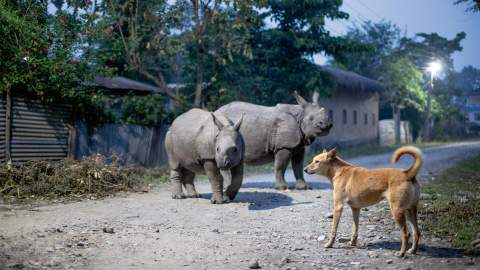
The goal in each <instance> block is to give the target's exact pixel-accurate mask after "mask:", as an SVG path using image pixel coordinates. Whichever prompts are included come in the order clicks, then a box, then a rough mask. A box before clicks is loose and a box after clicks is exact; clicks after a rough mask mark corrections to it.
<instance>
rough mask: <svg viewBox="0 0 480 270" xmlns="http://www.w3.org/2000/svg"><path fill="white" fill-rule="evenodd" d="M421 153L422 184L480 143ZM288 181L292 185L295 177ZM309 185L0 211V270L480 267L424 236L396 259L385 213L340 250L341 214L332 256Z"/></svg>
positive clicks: (372, 213) (326, 197)
mask: <svg viewBox="0 0 480 270" xmlns="http://www.w3.org/2000/svg"><path fill="white" fill-rule="evenodd" d="M424 153H425V159H426V163H425V166H424V169H423V170H422V173H421V177H420V178H423V179H425V178H427V177H428V178H431V175H430V172H433V173H436V172H439V171H441V170H443V169H445V168H447V167H449V166H452V165H454V164H455V163H456V162H458V161H460V160H462V159H464V158H467V157H470V156H472V155H474V154H478V153H480V142H469V143H459V144H452V145H448V146H441V147H434V148H429V149H425V150H424ZM389 159H390V154H385V155H375V156H368V157H361V158H356V159H351V160H349V161H351V162H352V163H354V164H359V165H362V166H366V167H377V166H389ZM408 162H409V161H408V160H403V161H402V162H401V163H400V166H402V167H408V166H409V163H408ZM287 177H288V179H289V180H293V178H292V175H291V173H289V174H287ZM307 180H308V181H309V182H310V183H311V184H312V186H313V189H312V190H309V191H302V192H299V191H292V192H277V191H275V190H273V189H271V187H272V186H273V176H272V174H264V175H257V176H250V177H247V178H246V179H245V183H244V185H243V187H242V189H241V192H240V194H239V196H238V197H237V199H236V200H235V201H234V202H232V203H229V204H224V205H211V204H210V203H209V200H208V197H209V196H210V194H209V186H208V183H207V182H202V181H200V182H198V183H197V186H198V189H199V191H200V192H201V193H203V194H204V197H205V198H202V199H187V200H172V199H170V194H169V191H168V187H167V186H164V187H161V188H160V189H159V190H158V191H153V192H150V193H147V194H126V195H121V196H117V197H115V198H109V199H105V200H100V201H83V202H77V203H70V204H57V205H49V206H42V207H32V208H27V209H18V208H15V207H13V206H9V205H1V206H0V269H10V268H11V269H115V270H119V269H248V267H249V264H250V262H251V261H252V260H258V262H259V264H260V266H261V267H262V269H292V270H293V269H335V268H338V269H362V268H365V269H480V260H479V258H469V257H462V255H461V253H460V252H458V251H456V250H455V249H452V248H449V246H448V243H445V242H444V241H442V240H441V239H432V238H431V237H429V236H428V235H426V236H425V238H424V239H422V245H421V248H420V251H419V254H418V255H416V256H408V257H406V258H404V259H400V258H396V257H394V256H393V254H394V252H395V251H396V250H397V249H398V248H399V243H400V242H399V241H400V240H399V231H398V229H397V228H396V227H395V225H394V224H393V221H392V220H391V219H390V218H389V217H388V211H387V209H388V208H386V205H385V204H380V205H378V206H375V207H371V208H369V209H368V211H362V213H361V217H360V232H359V247H356V248H351V247H349V246H348V243H346V240H347V239H348V238H349V232H350V223H351V213H350V211H348V209H346V211H344V216H343V219H342V221H341V223H340V228H339V236H338V238H337V242H336V244H335V245H334V248H333V249H324V248H323V243H324V242H325V240H323V238H324V237H325V236H327V234H328V231H329V228H330V223H331V219H329V218H328V217H327V215H328V213H330V212H331V208H332V203H331V190H330V188H331V186H330V184H329V183H328V182H327V181H326V180H325V179H322V178H320V177H318V176H309V177H308V178H307ZM291 184H292V185H293V183H291ZM383 216H387V217H388V218H382V217H383ZM104 228H108V229H110V228H113V230H114V233H106V232H104V231H103V229H104Z"/></svg>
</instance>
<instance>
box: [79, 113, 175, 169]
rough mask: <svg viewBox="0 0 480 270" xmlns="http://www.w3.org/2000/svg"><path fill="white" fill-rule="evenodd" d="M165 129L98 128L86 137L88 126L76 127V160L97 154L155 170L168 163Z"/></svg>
mask: <svg viewBox="0 0 480 270" xmlns="http://www.w3.org/2000/svg"><path fill="white" fill-rule="evenodd" d="M167 129H168V128H167V127H166V126H162V127H145V126H137V125H116V124H107V125H101V126H99V127H96V128H94V129H93V133H92V134H88V129H87V125H86V124H85V123H83V122H79V123H77V147H76V151H75V153H76V155H75V158H77V159H80V158H82V157H85V156H90V155H93V154H96V153H100V154H102V155H105V156H107V157H108V156H111V155H115V156H116V157H117V158H119V160H120V162H121V163H123V164H137V165H142V166H158V165H165V164H166V163H167V154H166V151H165V147H164V140H165V135H166V132H167Z"/></svg>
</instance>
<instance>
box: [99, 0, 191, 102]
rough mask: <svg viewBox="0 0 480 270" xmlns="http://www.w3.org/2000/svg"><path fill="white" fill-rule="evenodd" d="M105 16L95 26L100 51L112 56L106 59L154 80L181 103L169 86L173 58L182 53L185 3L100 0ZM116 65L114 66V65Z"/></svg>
mask: <svg viewBox="0 0 480 270" xmlns="http://www.w3.org/2000/svg"><path fill="white" fill-rule="evenodd" d="M102 8H103V11H104V15H103V16H102V18H101V20H100V21H99V22H98V24H97V27H99V28H100V29H103V33H104V35H103V40H102V41H101V42H103V44H102V45H103V46H102V50H100V51H101V52H106V53H107V54H108V55H110V56H111V59H110V60H108V61H107V62H110V64H111V63H112V60H114V59H115V60H116V59H121V60H122V61H124V62H125V65H126V67H127V70H126V71H133V72H136V73H138V74H139V75H141V76H143V77H145V78H146V79H148V80H150V81H152V82H154V83H155V84H156V85H157V86H158V87H159V88H160V90H161V91H162V92H163V93H165V94H166V95H167V96H169V97H170V98H171V99H172V100H173V101H175V102H176V103H178V104H180V103H182V102H184V101H183V100H182V98H181V96H180V93H179V92H178V89H174V88H173V87H171V86H169V84H168V83H169V81H168V79H169V75H170V73H171V70H174V69H175V67H174V66H175V65H176V61H175V60H176V57H177V56H178V55H179V54H182V51H183V49H184V48H183V46H182V44H181V42H180V40H179V34H177V33H176V31H181V30H182V29H183V28H184V26H183V19H182V16H183V14H184V12H185V10H186V4H185V3H184V2H182V1H179V2H178V3H177V4H176V5H170V4H169V3H168V1H156V0H145V1H139V0H125V1H114V0H106V1H104V2H103V3H102ZM114 66H115V65H114Z"/></svg>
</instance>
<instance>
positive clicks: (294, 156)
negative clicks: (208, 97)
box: [216, 93, 332, 190]
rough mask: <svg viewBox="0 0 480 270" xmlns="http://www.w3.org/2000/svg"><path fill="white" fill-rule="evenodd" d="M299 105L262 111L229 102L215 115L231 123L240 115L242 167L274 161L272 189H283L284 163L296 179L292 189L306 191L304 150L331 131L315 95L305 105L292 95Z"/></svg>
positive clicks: (328, 121) (249, 105)
mask: <svg viewBox="0 0 480 270" xmlns="http://www.w3.org/2000/svg"><path fill="white" fill-rule="evenodd" d="M295 97H296V99H297V102H298V104H299V105H288V104H278V105H277V106H275V107H266V106H260V105H255V104H251V103H245V102H232V103H229V104H227V105H225V106H223V107H221V108H219V109H218V110H217V111H216V112H221V113H224V114H225V115H226V116H227V117H228V118H229V119H231V120H233V121H235V120H236V119H239V117H240V115H242V114H244V117H243V122H242V126H241V128H240V133H241V134H242V136H243V139H244V140H245V163H247V164H252V165H261V164H264V163H268V162H271V161H274V164H275V165H274V168H275V178H276V184H275V188H276V189H281V190H284V189H287V188H288V186H287V183H286V181H285V176H284V175H285V170H286V168H287V166H288V162H290V161H291V162H292V169H293V172H294V175H295V178H296V185H295V188H296V189H308V188H309V187H308V185H307V183H306V182H305V180H304V178H303V158H304V154H305V146H306V145H309V144H311V143H313V141H314V140H315V138H316V137H317V136H325V135H327V134H328V132H329V131H330V128H331V127H332V124H331V121H330V119H329V116H328V113H327V112H326V110H325V109H324V108H322V107H320V106H319V105H318V95H314V98H313V99H314V100H313V102H312V103H308V102H307V101H305V99H303V98H302V97H301V96H299V95H298V94H297V93H295Z"/></svg>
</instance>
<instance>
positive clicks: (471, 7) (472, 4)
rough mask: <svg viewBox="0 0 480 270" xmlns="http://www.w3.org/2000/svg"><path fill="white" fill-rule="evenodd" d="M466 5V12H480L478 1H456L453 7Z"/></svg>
mask: <svg viewBox="0 0 480 270" xmlns="http://www.w3.org/2000/svg"><path fill="white" fill-rule="evenodd" d="M459 4H467V5H468V7H467V9H466V11H471V12H480V0H456V1H455V5H459Z"/></svg>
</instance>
